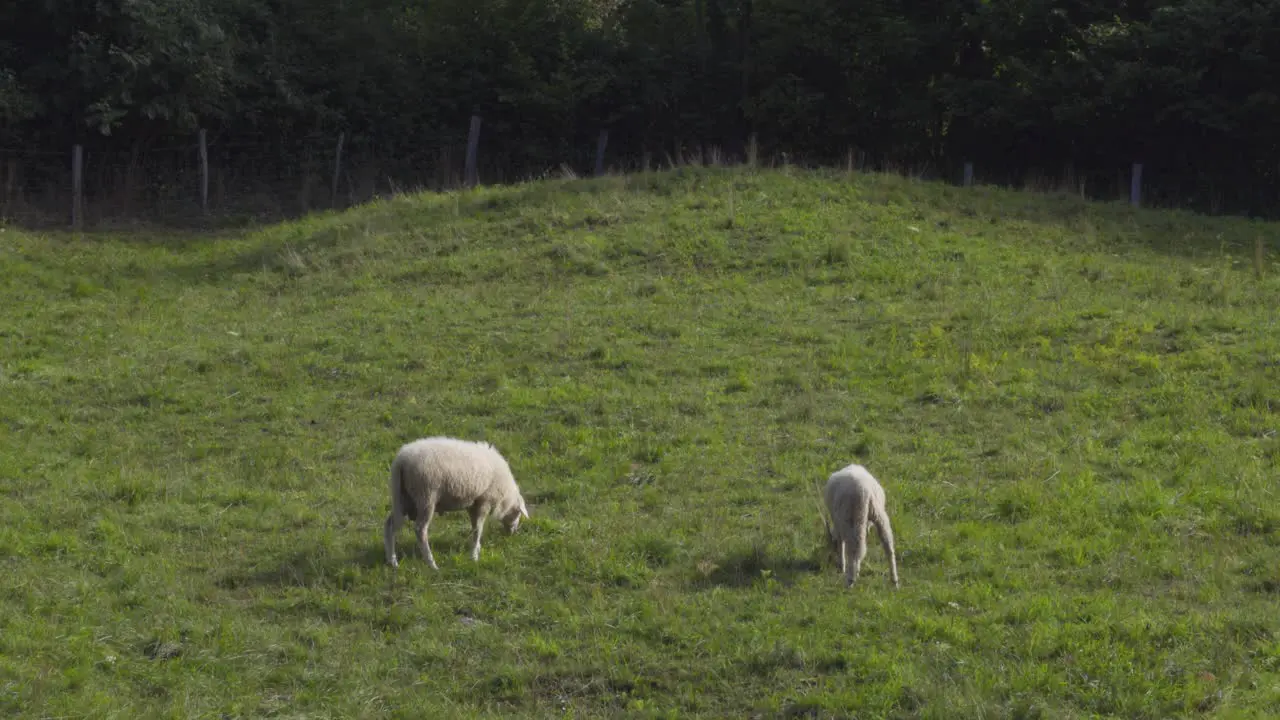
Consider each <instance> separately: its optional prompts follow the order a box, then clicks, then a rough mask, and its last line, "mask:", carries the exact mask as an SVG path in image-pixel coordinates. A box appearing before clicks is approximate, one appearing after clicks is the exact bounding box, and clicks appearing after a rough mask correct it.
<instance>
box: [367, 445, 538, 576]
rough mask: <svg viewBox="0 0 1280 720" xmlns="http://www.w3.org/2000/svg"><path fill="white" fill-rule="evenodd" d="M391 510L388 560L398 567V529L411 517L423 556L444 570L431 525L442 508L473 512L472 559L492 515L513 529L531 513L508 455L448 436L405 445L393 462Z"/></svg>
mask: <svg viewBox="0 0 1280 720" xmlns="http://www.w3.org/2000/svg"><path fill="white" fill-rule="evenodd" d="M390 489H391V513H390V514H389V515H387V522H386V527H385V528H384V538H383V540H384V542H385V544H386V551H387V564H388V565H390V566H391V567H398V566H399V563H398V562H397V561H396V537H395V536H396V532H398V531H399V530H400V525H401V524H402V523H403V522H404V518H405V517H406V516H407V517H408V518H409V519H411V520H413V521H414V523H415V529H416V531H417V538H418V547H419V549H420V550H421V551H422V558H423V559H424V560H426V561H427V564H428V565H430V566H431V568H432V569H433V570H439V569H440V568H439V566H437V565H436V560H435V557H433V556H432V554H431V545H430V543H428V542H427V529H428V526H430V525H431V518H432V517H434V516H435V514H436V513H438V512H449V511H451V510H462V509H464V508H465V509H467V510H469V511H470V513H471V529H472V533H473V538H472V544H471V559H472V560H479V559H480V533H481V532H482V531H483V530H484V520H485V517H487V516H488V515H489V514H490V513H493V514H495V515H497V516H498V517H500V518H502V522H503V524H504V525H505V526H506V528H507V531H508V532H515V531H516V529H517V528H518V527H520V518H522V517H526V518H527V517H529V510H528V509H527V508H526V507H525V504H524V497H522V496H521V495H520V488H519V487H517V486H516V481H515V478H514V477H512V475H511V468H510V467H509V466H508V465H507V461H506V459H504V458H503V457H502V455H501V454H500V453H499V452H498V451H497V450H496V449H495V448H494V447H493V446H492V445H490V444H488V443H485V442H471V441H468V440H458V439H455V438H449V437H430V438H423V439H421V440H415V441H413V442H411V443H408V444H406V445H404V446H403V447H401V448H400V451H399V452H398V453H396V457H395V460H393V461H392V463H391V486H390Z"/></svg>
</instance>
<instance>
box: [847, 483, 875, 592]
mask: <svg viewBox="0 0 1280 720" xmlns="http://www.w3.org/2000/svg"><path fill="white" fill-rule="evenodd" d="M867 505H868V503H865V502H859V503H858V504H857V505H855V506H854V510H853V533H852V535H853V562H851V563H849V564H848V565H847V566H846V567H845V570H844V584H845V587H851V586H852V585H853V584H854V583H855V582H857V581H858V574H859V573H860V572H861V571H862V560H863V558H865V557H866V556H867V511H868V510H869V508H868V507H867Z"/></svg>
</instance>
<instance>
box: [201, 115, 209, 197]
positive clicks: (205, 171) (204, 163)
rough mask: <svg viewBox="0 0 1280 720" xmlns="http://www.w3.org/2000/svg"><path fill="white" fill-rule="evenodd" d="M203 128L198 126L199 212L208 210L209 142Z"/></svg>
mask: <svg viewBox="0 0 1280 720" xmlns="http://www.w3.org/2000/svg"><path fill="white" fill-rule="evenodd" d="M207 140H208V137H207V133H206V132H205V130H204V128H200V212H202V213H208V212H209V144H208V142H207Z"/></svg>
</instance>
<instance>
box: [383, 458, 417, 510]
mask: <svg viewBox="0 0 1280 720" xmlns="http://www.w3.org/2000/svg"><path fill="white" fill-rule="evenodd" d="M390 485H391V513H392V515H393V516H394V517H401V516H404V515H408V516H409V519H411V520H413V521H415V522H416V521H417V519H418V511H417V508H416V507H415V506H414V503H413V496H412V495H410V494H409V492H408V490H407V489H406V488H405V486H404V469H403V466H402V464H401V463H400V461H399V460H397V461H396V462H393V463H391V478H390Z"/></svg>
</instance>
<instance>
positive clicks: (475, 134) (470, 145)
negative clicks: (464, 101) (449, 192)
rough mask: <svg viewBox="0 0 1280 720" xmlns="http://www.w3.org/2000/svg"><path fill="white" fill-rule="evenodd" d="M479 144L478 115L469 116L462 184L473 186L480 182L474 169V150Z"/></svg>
mask: <svg viewBox="0 0 1280 720" xmlns="http://www.w3.org/2000/svg"><path fill="white" fill-rule="evenodd" d="M479 146H480V116H479V115H472V116H471V131H470V132H469V133H467V162H466V165H465V166H464V168H463V184H465V185H466V186H467V187H475V186H476V185H479V184H480V175H479V173H478V172H477V170H476V150H477V149H478V148H479Z"/></svg>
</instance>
